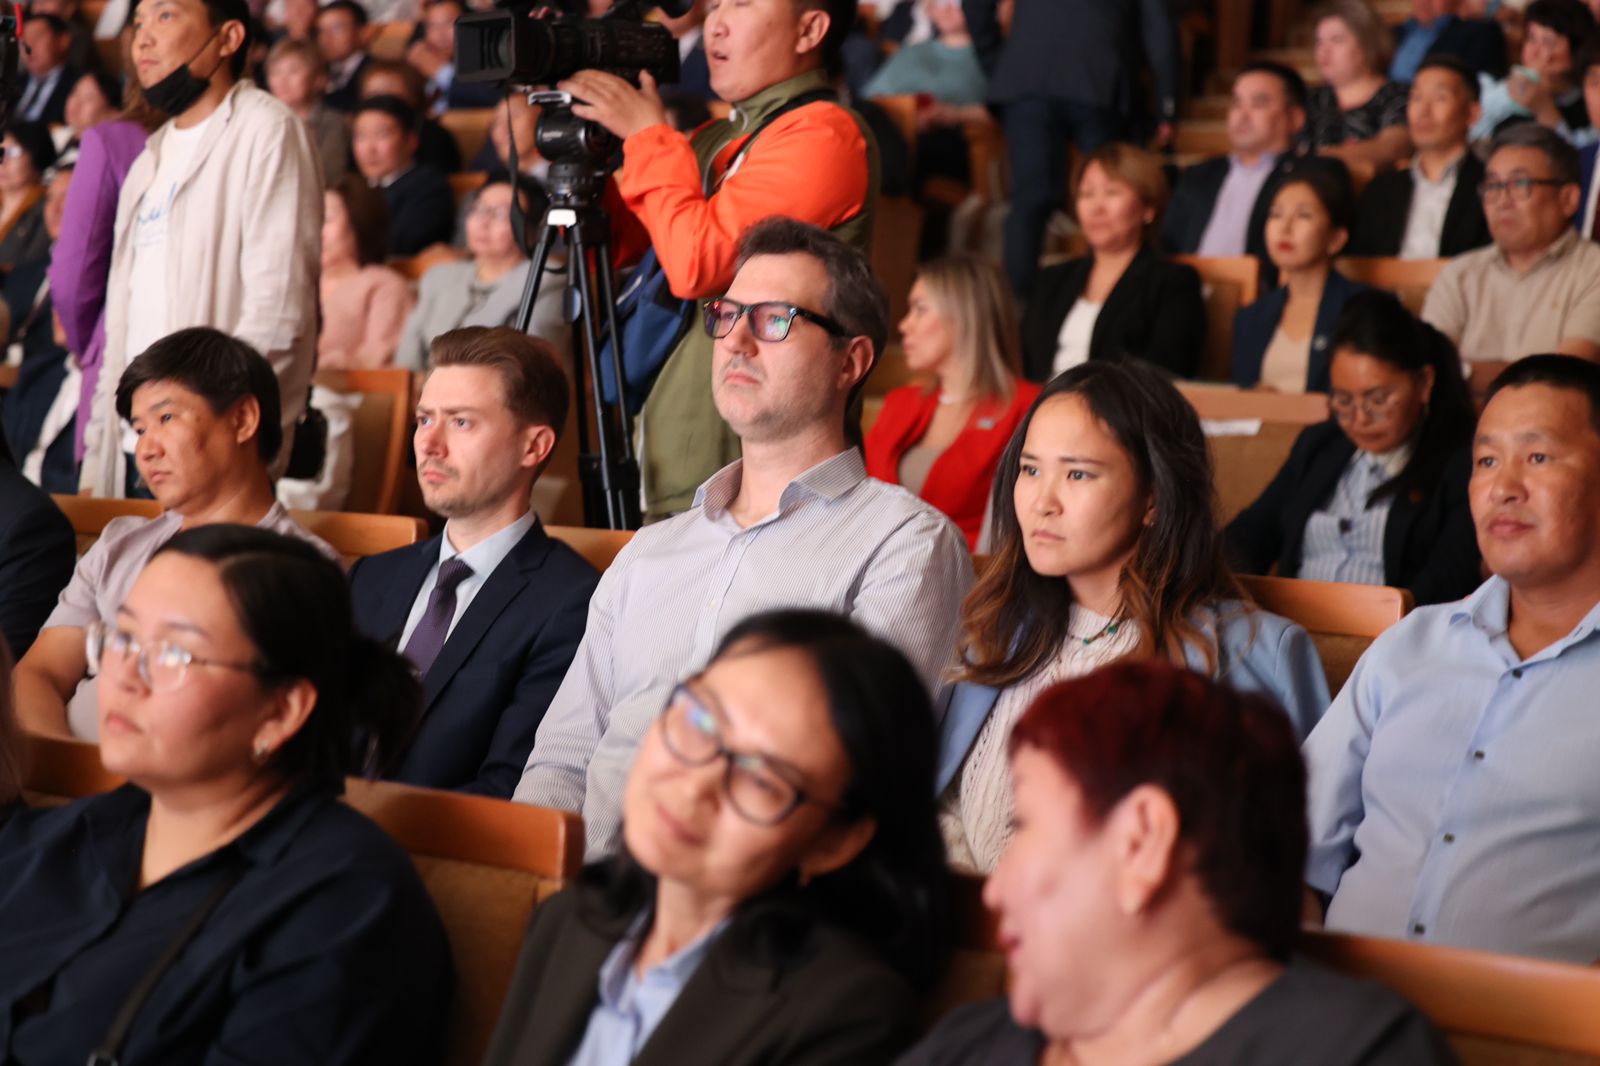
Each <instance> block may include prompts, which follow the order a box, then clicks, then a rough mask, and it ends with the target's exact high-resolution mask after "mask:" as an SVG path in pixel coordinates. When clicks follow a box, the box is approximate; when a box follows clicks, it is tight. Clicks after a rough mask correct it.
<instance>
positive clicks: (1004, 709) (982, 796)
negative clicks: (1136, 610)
mask: <svg viewBox="0 0 1600 1066" xmlns="http://www.w3.org/2000/svg"><path fill="white" fill-rule="evenodd" d="M1110 622H1111V619H1110V618H1107V617H1106V616H1105V615H1102V614H1096V613H1095V612H1093V611H1091V610H1089V609H1088V608H1086V607H1081V606H1079V605H1077V604H1073V605H1072V608H1071V613H1070V614H1069V615H1068V616H1067V639H1066V641H1065V642H1063V644H1062V645H1061V650H1060V652H1058V653H1057V654H1056V657H1055V658H1054V659H1053V660H1051V661H1050V662H1049V663H1048V664H1046V665H1045V666H1044V668H1043V669H1041V670H1039V671H1037V672H1036V673H1034V674H1033V676H1031V677H1029V678H1027V679H1026V680H1023V681H1020V682H1018V683H1017V684H1015V685H1012V686H1011V687H1010V688H1007V689H1006V690H1005V691H1003V692H1001V693H1000V698H999V699H998V700H996V701H995V705H994V709H993V710H992V711H990V712H989V718H988V720H987V721H985V722H984V723H983V728H982V730H980V731H979V733H978V738H977V740H975V741H973V744H972V750H971V751H969V752H968V753H967V758H966V760H965V761H964V762H963V763H962V764H961V769H960V771H958V772H957V774H956V776H955V779H954V780H953V781H951V782H950V785H949V787H948V788H946V789H945V792H944V795H943V796H941V797H940V800H939V828H940V830H941V831H942V832H943V834H944V843H945V851H946V852H947V854H948V856H949V859H950V862H951V864H952V865H955V866H959V867H962V868H964V869H967V870H972V871H974V872H976V873H980V874H988V873H989V872H991V871H992V870H993V869H994V866H995V863H996V862H998V861H999V859H1000V853H1001V852H1002V851H1004V850H1005V846H1006V843H1007V842H1008V841H1010V839H1011V809H1012V799H1011V768H1010V765H1009V763H1008V761H1007V759H1006V742H1007V741H1008V740H1009V739H1010V737H1011V727H1012V726H1013V725H1014V724H1016V721H1017V719H1018V718H1021V717H1022V712H1024V711H1026V710H1027V709H1028V707H1029V706H1031V705H1032V703H1033V701H1034V700H1035V699H1036V698H1037V697H1038V696H1039V694H1040V693H1042V692H1043V691H1044V690H1045V689H1047V688H1049V687H1050V686H1051V685H1053V684H1055V683H1056V682H1057V681H1066V680H1070V679H1071V678H1075V677H1082V676H1084V675H1085V674H1090V673H1093V672H1094V671H1096V670H1098V669H1099V668H1100V667H1102V666H1105V665H1106V664H1107V663H1110V662H1111V661H1113V660H1115V659H1120V658H1121V657H1123V656H1124V655H1127V654H1128V653H1129V652H1131V651H1132V650H1133V649H1134V648H1135V647H1136V646H1137V645H1138V643H1139V628H1138V625H1137V624H1136V623H1134V622H1132V621H1128V620H1124V621H1123V622H1121V623H1120V624H1118V626H1117V631H1116V632H1115V633H1109V632H1106V627H1107V625H1109V624H1110ZM1097 634H1098V636H1097ZM1086 640H1087V641H1089V643H1087V644H1085V643H1084V641H1086Z"/></svg>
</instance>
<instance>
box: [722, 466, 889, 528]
mask: <svg viewBox="0 0 1600 1066" xmlns="http://www.w3.org/2000/svg"><path fill="white" fill-rule="evenodd" d="M866 477H867V467H866V463H865V462H864V461H863V460H862V458H861V452H860V450H859V449H857V448H846V449H845V450H844V451H842V452H840V453H839V454H838V455H835V456H832V457H830V458H828V459H824V460H823V461H822V462H820V463H818V464H817V465H816V466H813V467H812V468H810V469H809V470H806V471H804V472H803V473H800V474H797V475H796V476H795V478H794V480H793V481H791V482H789V484H787V485H785V486H784V489H783V492H782V493H780V494H779V496H778V515H780V516H781V515H782V514H783V513H784V512H785V511H787V510H789V508H791V507H792V506H794V505H795V504H796V503H798V502H799V501H800V500H801V499H803V498H806V497H819V498H821V499H824V500H836V499H838V498H839V497H840V496H843V495H844V494H845V493H847V492H849V491H850V490H851V489H853V488H855V487H856V486H857V485H859V484H860V483H861V482H863V481H865V480H866ZM743 479H744V460H743V459H735V460H734V461H733V462H731V463H729V464H728V465H727V466H725V467H723V468H722V469H721V470H718V471H717V472H716V473H715V474H712V475H711V476H710V477H709V478H707V479H706V480H705V482H704V483H702V484H701V486H700V487H699V488H698V489H697V490H695V494H694V504H693V506H694V507H698V508H701V510H702V513H703V514H704V515H705V516H706V518H708V519H710V520H711V521H713V522H715V521H719V520H721V519H722V518H723V517H724V516H725V515H726V514H727V513H728V507H729V506H730V505H731V504H732V503H733V501H734V499H735V498H736V497H737V496H738V495H739V486H740V484H741V483H742V482H743Z"/></svg>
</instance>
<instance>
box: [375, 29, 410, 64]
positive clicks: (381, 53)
mask: <svg viewBox="0 0 1600 1066" xmlns="http://www.w3.org/2000/svg"><path fill="white" fill-rule="evenodd" d="M416 31H417V24H416V23H415V22H384V23H380V24H378V25H376V26H373V27H371V28H370V29H369V30H368V44H367V52H368V54H370V55H371V56H372V57H373V58H374V59H404V58H405V57H406V46H407V45H409V44H410V43H411V35H412V34H414V33H415V32H416Z"/></svg>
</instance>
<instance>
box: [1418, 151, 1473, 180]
mask: <svg viewBox="0 0 1600 1066" xmlns="http://www.w3.org/2000/svg"><path fill="white" fill-rule="evenodd" d="M1466 158H1467V149H1466V147H1465V146H1463V147H1462V149H1461V151H1460V152H1458V153H1457V154H1456V157H1455V158H1454V159H1453V160H1451V161H1450V165H1449V166H1447V167H1445V168H1444V173H1443V174H1440V175H1439V177H1438V180H1436V181H1430V180H1429V179H1428V175H1426V174H1424V173H1423V172H1422V156H1421V155H1414V156H1412V157H1411V180H1412V181H1414V182H1416V183H1417V184H1418V185H1431V186H1433V187H1434V188H1438V187H1439V186H1441V185H1448V184H1451V183H1453V182H1454V181H1455V180H1456V176H1457V175H1458V174H1460V173H1461V162H1462V160H1464V159H1466Z"/></svg>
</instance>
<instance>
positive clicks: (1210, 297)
mask: <svg viewBox="0 0 1600 1066" xmlns="http://www.w3.org/2000/svg"><path fill="white" fill-rule="evenodd" d="M1172 261H1173V262H1174V263H1185V264H1187V265H1189V266H1191V267H1193V268H1194V270H1195V273H1197V274H1199V275H1200V291H1201V293H1202V294H1203V296H1204V299H1205V303H1206V347H1205V351H1204V353H1203V354H1202V355H1201V357H1200V371H1199V374H1198V376H1199V378H1200V379H1201V380H1203V381H1227V380H1228V375H1229V372H1230V370H1231V369H1232V363H1233V316H1234V314H1235V313H1236V312H1237V311H1238V310H1239V308H1241V307H1248V306H1249V305H1250V304H1253V303H1255V302H1256V299H1257V297H1259V296H1260V295H1261V263H1260V261H1259V260H1257V259H1256V257H1255V256H1253V255H1231V256H1218V257H1208V256H1198V255H1175V256H1173V257H1172Z"/></svg>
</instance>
